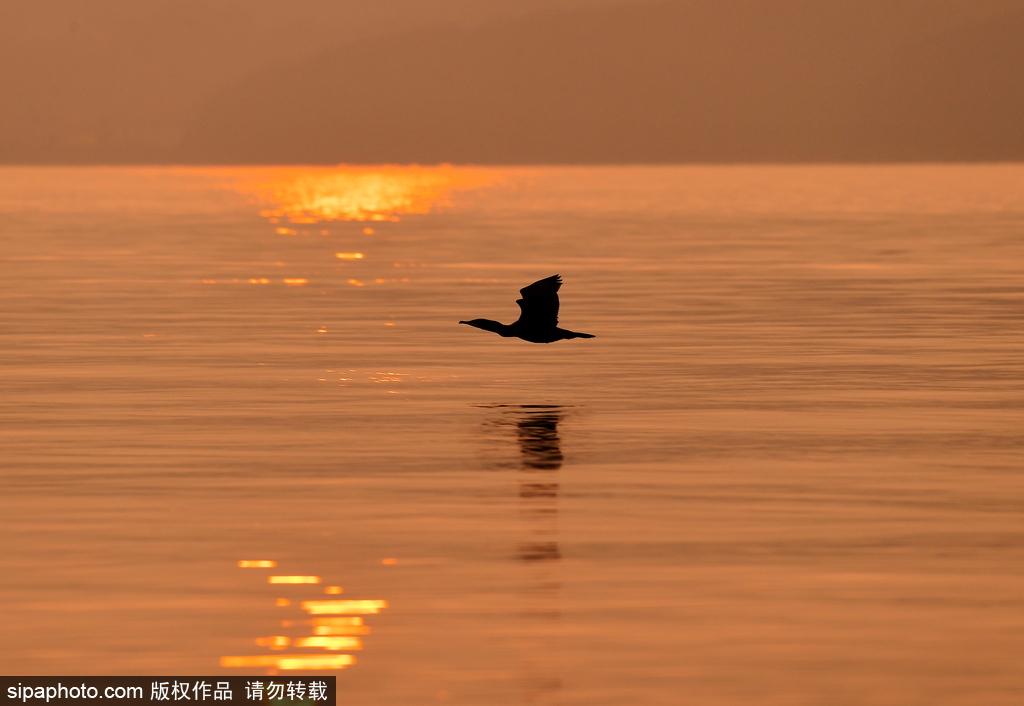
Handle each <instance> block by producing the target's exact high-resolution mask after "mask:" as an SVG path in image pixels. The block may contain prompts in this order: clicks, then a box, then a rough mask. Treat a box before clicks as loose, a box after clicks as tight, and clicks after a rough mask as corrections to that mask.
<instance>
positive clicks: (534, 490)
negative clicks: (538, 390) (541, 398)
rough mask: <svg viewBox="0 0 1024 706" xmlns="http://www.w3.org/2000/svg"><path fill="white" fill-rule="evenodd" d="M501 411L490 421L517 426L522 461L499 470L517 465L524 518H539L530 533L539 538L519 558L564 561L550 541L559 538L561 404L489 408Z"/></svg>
mask: <svg viewBox="0 0 1024 706" xmlns="http://www.w3.org/2000/svg"><path fill="white" fill-rule="evenodd" d="M488 408H490V409H498V410H500V411H501V413H500V416H499V417H498V418H497V419H496V420H494V421H492V422H491V424H492V426H494V427H497V428H507V427H509V426H514V427H515V435H516V440H517V442H518V444H519V461H518V463H515V464H508V463H498V464H493V465H495V466H496V467H502V468H504V467H509V466H514V467H516V468H518V469H519V470H520V471H521V476H520V480H519V497H520V498H521V500H522V504H521V511H522V513H523V514H524V515H528V516H532V517H535V518H545V519H537V520H534V521H533V522H532V523H531V534H534V535H537V538H536V539H533V540H531V541H528V542H523V543H522V544H521V545H520V547H519V552H518V554H517V556H518V558H519V559H521V560H523V561H544V560H557V559H560V558H561V550H560V549H559V546H558V542H557V541H555V540H552V539H550V537H551V536H552V535H557V532H558V527H557V517H558V492H559V483H558V478H557V475H555V473H556V472H557V471H558V470H559V469H561V467H562V463H563V461H564V458H565V457H564V456H563V454H562V446H561V439H560V438H559V435H558V424H559V422H560V421H561V420H562V417H563V415H564V407H562V406H560V405H545V404H538V405H489V406H488Z"/></svg>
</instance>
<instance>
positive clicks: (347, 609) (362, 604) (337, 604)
mask: <svg viewBox="0 0 1024 706" xmlns="http://www.w3.org/2000/svg"><path fill="white" fill-rule="evenodd" d="M300 605H301V606H302V609H303V610H304V611H306V612H307V613H309V614H311V615H346V614H347V615H374V614H376V613H379V612H381V611H382V610H384V609H385V608H387V607H388V602H387V601H383V600H338V601H302V603H301V604H300Z"/></svg>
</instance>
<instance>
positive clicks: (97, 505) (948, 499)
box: [0, 166, 1024, 706]
mask: <svg viewBox="0 0 1024 706" xmlns="http://www.w3.org/2000/svg"><path fill="white" fill-rule="evenodd" d="M0 217H2V224H3V225H2V228H0V239H2V251H0V268H2V277H0V299H2V302H3V308H2V314H0V448H2V461H0V465H2V479H3V493H2V494H0V517H2V518H3V519H2V523H3V536H4V551H3V559H4V570H3V572H2V575H0V600H2V605H3V606H4V619H3V621H2V623H3V624H2V628H0V636H2V639H0V665H2V669H3V672H4V673H7V674H132V673H135V674H211V673H239V674H241V673H247V674H267V673H272V672H279V673H285V672H288V671H290V670H298V671H300V672H303V673H305V672H308V673H319V674H337V675H338V677H339V681H338V685H339V695H340V696H339V703H344V704H351V705H353V706H354V705H374V706H381V705H395V706H407V705H410V704H435V703H436V704H466V705H470V706H482V705H484V704H487V705H494V704H586V705H604V704H607V705H609V706H612V705H614V706H622V705H624V704H630V705H639V704H644V705H647V704H672V705H676V704H694V705H695V706H720V705H721V706H725V705H728V706H733V705H736V706H740V705H743V706H748V705H750V704H759V705H766V706H790V705H792V706H797V705H799V706H818V705H820V706H845V705H850V706H854V705H856V706H881V705H892V706H918V705H920V706H946V705H952V704H957V705H960V704H963V705H964V706H982V705H984V706H1002V705H1007V706H1009V705H1010V704H1014V705H1016V704H1020V703H1022V702H1024V672H1022V670H1021V654H1024V521H1022V512H1024V476H1022V464H1024V434H1022V423H1024V413H1022V412H1024V410H1022V407H1024V384H1022V376H1024V354H1022V350H1024V166H976V167H940V166H934V167H816V168H810V167H791V168H790V167H785V168H784V167H758V168H746V167H723V168H710V167H709V168H595V169H577V168H537V169H470V168H448V167H440V168H401V167H383V168H336V169H315V168H311V169H304V168H261V169H205V170H204V169H198V170H186V169H174V168H161V169H24V168H6V169H0ZM556 272H558V273H561V274H562V275H563V277H564V279H565V285H564V286H563V288H562V291H561V295H562V313H561V324H562V325H563V326H565V327H567V328H571V329H575V330H581V331H589V332H593V333H595V334H597V336H598V337H597V338H595V339H593V340H575V341H568V342H562V343H558V344H554V345H550V346H542V345H533V344H528V343H525V342H521V341H516V340H506V339H501V338H498V337H496V336H493V335H491V334H487V333H484V332H482V331H478V330H475V329H470V328H468V327H464V326H458V325H457V323H456V322H457V321H458V320H459V319H465V318H474V317H486V318H493V319H499V320H504V321H506V322H508V321H511V320H512V319H514V318H515V317H516V315H517V313H518V312H517V308H516V305H515V303H514V302H515V299H516V298H517V296H518V295H517V290H518V289H519V288H520V287H522V286H525V285H526V284H528V283H530V282H532V281H534V280H536V279H539V278H541V277H545V276H548V275H551V274H554V273H556ZM245 561H262V562H273V563H275V564H276V565H274V566H264V567H262V568H261V567H259V566H256V567H248V566H240V564H239V562H245ZM273 577H285V578H273ZM276 581H291V582H298V581H306V582H307V583H275V582H276ZM308 601H315V602H312V603H310V602H308ZM310 638H312V639H310Z"/></svg>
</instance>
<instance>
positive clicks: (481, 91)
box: [0, 0, 1024, 163]
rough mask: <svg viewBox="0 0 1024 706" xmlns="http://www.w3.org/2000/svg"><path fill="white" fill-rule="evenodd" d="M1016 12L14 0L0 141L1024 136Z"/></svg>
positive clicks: (415, 153)
mask: <svg viewBox="0 0 1024 706" xmlns="http://www.w3.org/2000/svg"><path fill="white" fill-rule="evenodd" d="M511 6H514V7H511ZM1022 36H1024V3H1021V2H1020V0H770V1H769V0H675V1H673V2H642V1H640V0H560V1H558V2H555V1H554V0H518V2H516V3H497V2H482V1H481V0H392V1H390V2H374V3H369V2H365V1H363V0H360V1H359V2H354V1H352V0H293V1H292V2H287V3H285V2H270V1H268V0H89V1H88V2H82V1H81V0H6V1H5V2H3V3H2V4H0V90H2V92H3V96H4V109H3V111H0V161H2V162H9V163H10V162H51V163H52V162H56V163H62V162H72V163H90V162H191V163H203V162H206V163H210V162H325V163H333V162H341V161H363V162H366V161H370V162H374V161H398V162H405V161H421V162H436V161H457V162H498V163H522V162H673V161H834V160H857V161H870V160H998V159H1024V129H1022V128H1021V124H1022V122H1024V121H1022V120H1021V116H1022V115H1024V81H1021V80H1020V76H1019V72H1020V69H1021V67H1022V66H1024V42H1022V41H1021V37H1022Z"/></svg>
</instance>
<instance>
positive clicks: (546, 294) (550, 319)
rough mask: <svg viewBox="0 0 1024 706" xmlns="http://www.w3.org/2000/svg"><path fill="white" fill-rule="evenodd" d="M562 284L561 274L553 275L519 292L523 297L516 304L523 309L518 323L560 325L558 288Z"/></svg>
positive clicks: (525, 324)
mask: <svg viewBox="0 0 1024 706" xmlns="http://www.w3.org/2000/svg"><path fill="white" fill-rule="evenodd" d="M561 286H562V278H561V276H560V275H551V276H550V277H545V278H544V279H540V280H537V281H536V282H534V283H533V284H531V285H529V286H528V287H523V288H522V289H520V290H519V293H520V294H522V295H523V298H522V299H516V304H518V305H519V308H520V309H521V310H522V313H521V314H520V315H519V321H518V322H517V323H519V324H522V325H524V326H529V327H531V328H533V327H536V328H548V327H555V326H557V325H558V288H559V287H561Z"/></svg>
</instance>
